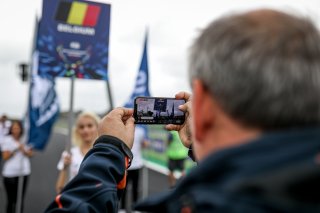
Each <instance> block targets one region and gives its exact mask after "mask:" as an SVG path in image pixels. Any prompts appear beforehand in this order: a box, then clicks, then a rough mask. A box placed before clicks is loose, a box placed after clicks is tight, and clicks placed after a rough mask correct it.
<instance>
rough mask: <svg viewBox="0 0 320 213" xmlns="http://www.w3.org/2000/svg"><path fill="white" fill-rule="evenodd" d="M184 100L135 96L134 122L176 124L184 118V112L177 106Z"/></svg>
mask: <svg viewBox="0 0 320 213" xmlns="http://www.w3.org/2000/svg"><path fill="white" fill-rule="evenodd" d="M185 102H186V101H185V100H181V99H175V98H161V97H137V98H136V99H135V100H134V115H133V116H134V119H135V123H136V124H177V125H181V124H183V123H184V120H185V113H184V112H183V111H181V110H180V109H179V108H178V107H179V106H180V105H182V104H184V103H185Z"/></svg>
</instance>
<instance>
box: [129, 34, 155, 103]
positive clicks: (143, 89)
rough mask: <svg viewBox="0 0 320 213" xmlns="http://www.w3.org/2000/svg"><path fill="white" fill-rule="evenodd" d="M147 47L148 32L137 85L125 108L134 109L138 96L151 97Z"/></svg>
mask: <svg viewBox="0 0 320 213" xmlns="http://www.w3.org/2000/svg"><path fill="white" fill-rule="evenodd" d="M147 46H148V32H146V35H145V39H144V45H143V54H142V59H141V63H140V68H139V72H138V75H137V78H136V84H135V87H134V90H133V92H132V94H131V96H130V99H129V100H128V101H127V103H126V104H125V105H124V107H127V108H133V102H134V99H135V98H136V97H138V96H150V92H149V68H148V49H147Z"/></svg>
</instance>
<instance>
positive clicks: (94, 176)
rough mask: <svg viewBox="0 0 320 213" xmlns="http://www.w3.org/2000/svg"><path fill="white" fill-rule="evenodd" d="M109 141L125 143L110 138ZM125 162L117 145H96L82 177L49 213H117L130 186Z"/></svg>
mask: <svg viewBox="0 0 320 213" xmlns="http://www.w3.org/2000/svg"><path fill="white" fill-rule="evenodd" d="M100 138H101V137H100ZM105 140H106V141H105V142H108V140H109V141H112V142H120V143H122V141H120V140H119V139H117V138H114V137H110V136H107V137H105ZM125 159H126V156H125V154H124V153H123V152H122V151H121V150H120V149H119V148H118V147H117V146H115V145H113V144H104V143H100V144H95V145H94V147H93V148H92V149H91V150H90V151H89V152H88V153H87V155H86V156H85V157H84V159H83V161H82V163H81V166H80V169H79V173H78V175H77V176H75V177H74V178H73V179H72V180H71V181H70V182H69V183H68V184H67V185H66V187H65V188H64V189H63V190H62V192H61V194H59V195H57V196H56V198H55V200H54V201H53V202H52V203H51V204H50V206H49V207H48V208H47V210H46V212H79V213H81V212H83V213H89V212H97V213H98V212H99V213H100V212H117V210H118V203H119V199H120V198H121V196H122V193H123V189H124V188H125V184H126V177H125V171H126V161H125Z"/></svg>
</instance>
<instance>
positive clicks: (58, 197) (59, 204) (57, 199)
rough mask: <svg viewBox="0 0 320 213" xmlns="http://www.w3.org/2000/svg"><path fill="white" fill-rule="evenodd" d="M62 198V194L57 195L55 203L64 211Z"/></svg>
mask: <svg viewBox="0 0 320 213" xmlns="http://www.w3.org/2000/svg"><path fill="white" fill-rule="evenodd" d="M60 197H61V194H59V195H57V196H56V199H55V201H56V203H57V205H58V208H59V209H62V208H63V206H62V203H61V201H60Z"/></svg>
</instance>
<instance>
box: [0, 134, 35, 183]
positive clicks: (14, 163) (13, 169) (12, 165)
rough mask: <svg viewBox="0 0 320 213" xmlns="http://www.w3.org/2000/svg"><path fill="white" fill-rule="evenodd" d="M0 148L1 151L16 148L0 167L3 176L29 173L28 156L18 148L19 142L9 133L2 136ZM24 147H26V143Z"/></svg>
mask: <svg viewBox="0 0 320 213" xmlns="http://www.w3.org/2000/svg"><path fill="white" fill-rule="evenodd" d="M1 148H2V151H10V152H13V151H14V150H17V151H16V152H15V153H14V155H13V156H12V157H10V158H9V159H8V160H6V161H4V164H3V168H2V175H3V177H18V176H25V175H30V174H31V165H30V159H29V157H27V156H25V155H24V154H23V153H22V152H21V151H20V150H18V148H19V143H18V142H16V141H15V140H14V139H13V137H12V136H11V135H9V136H6V137H5V138H4V140H3V143H2V146H1ZM25 148H27V146H26V145H25Z"/></svg>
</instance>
